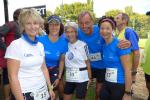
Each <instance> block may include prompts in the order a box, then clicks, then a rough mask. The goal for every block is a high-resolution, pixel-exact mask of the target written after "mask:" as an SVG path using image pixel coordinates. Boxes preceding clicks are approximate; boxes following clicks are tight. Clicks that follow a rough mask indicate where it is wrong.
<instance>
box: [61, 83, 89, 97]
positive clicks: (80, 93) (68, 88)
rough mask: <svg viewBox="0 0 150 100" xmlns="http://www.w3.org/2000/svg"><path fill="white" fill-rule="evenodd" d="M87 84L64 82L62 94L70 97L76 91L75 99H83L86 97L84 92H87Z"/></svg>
mask: <svg viewBox="0 0 150 100" xmlns="http://www.w3.org/2000/svg"><path fill="white" fill-rule="evenodd" d="M87 84H88V81H86V82H81V83H77V82H66V84H65V89H64V94H66V95H70V94H73V93H74V90H76V98H77V99H84V98H85V96H86V92H87Z"/></svg>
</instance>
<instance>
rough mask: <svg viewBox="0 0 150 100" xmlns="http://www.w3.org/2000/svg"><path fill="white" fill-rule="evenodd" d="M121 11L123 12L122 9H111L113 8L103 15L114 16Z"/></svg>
mask: <svg viewBox="0 0 150 100" xmlns="http://www.w3.org/2000/svg"><path fill="white" fill-rule="evenodd" d="M121 12H123V11H121V10H118V9H113V10H110V11H108V12H106V13H105V16H111V17H115V16H116V15H117V14H119V13H121Z"/></svg>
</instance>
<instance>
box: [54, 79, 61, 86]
mask: <svg viewBox="0 0 150 100" xmlns="http://www.w3.org/2000/svg"><path fill="white" fill-rule="evenodd" d="M59 81H60V80H59V79H58V78H57V79H56V80H55V82H54V83H53V86H54V88H55V87H57V86H58V84H59Z"/></svg>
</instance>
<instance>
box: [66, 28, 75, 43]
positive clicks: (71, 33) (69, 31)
mask: <svg viewBox="0 0 150 100" xmlns="http://www.w3.org/2000/svg"><path fill="white" fill-rule="evenodd" d="M65 33H66V37H67V39H68V40H69V42H71V43H74V42H75V41H76V40H77V33H76V31H75V30H74V29H73V28H72V27H69V28H67V29H66V31H65Z"/></svg>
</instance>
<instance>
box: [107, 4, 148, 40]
mask: <svg viewBox="0 0 150 100" xmlns="http://www.w3.org/2000/svg"><path fill="white" fill-rule="evenodd" d="M120 12H123V11H121V10H118V9H115V10H110V11H108V12H106V13H105V15H106V16H112V17H115V16H116V15H117V14H118V13H120ZM125 13H127V14H128V15H129V17H130V21H129V25H128V26H129V27H132V28H133V29H134V30H135V31H136V32H137V33H138V35H139V37H140V38H147V36H148V33H149V32H150V27H149V26H150V18H148V16H146V15H144V14H138V13H135V12H134V11H133V9H132V6H127V7H125Z"/></svg>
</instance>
